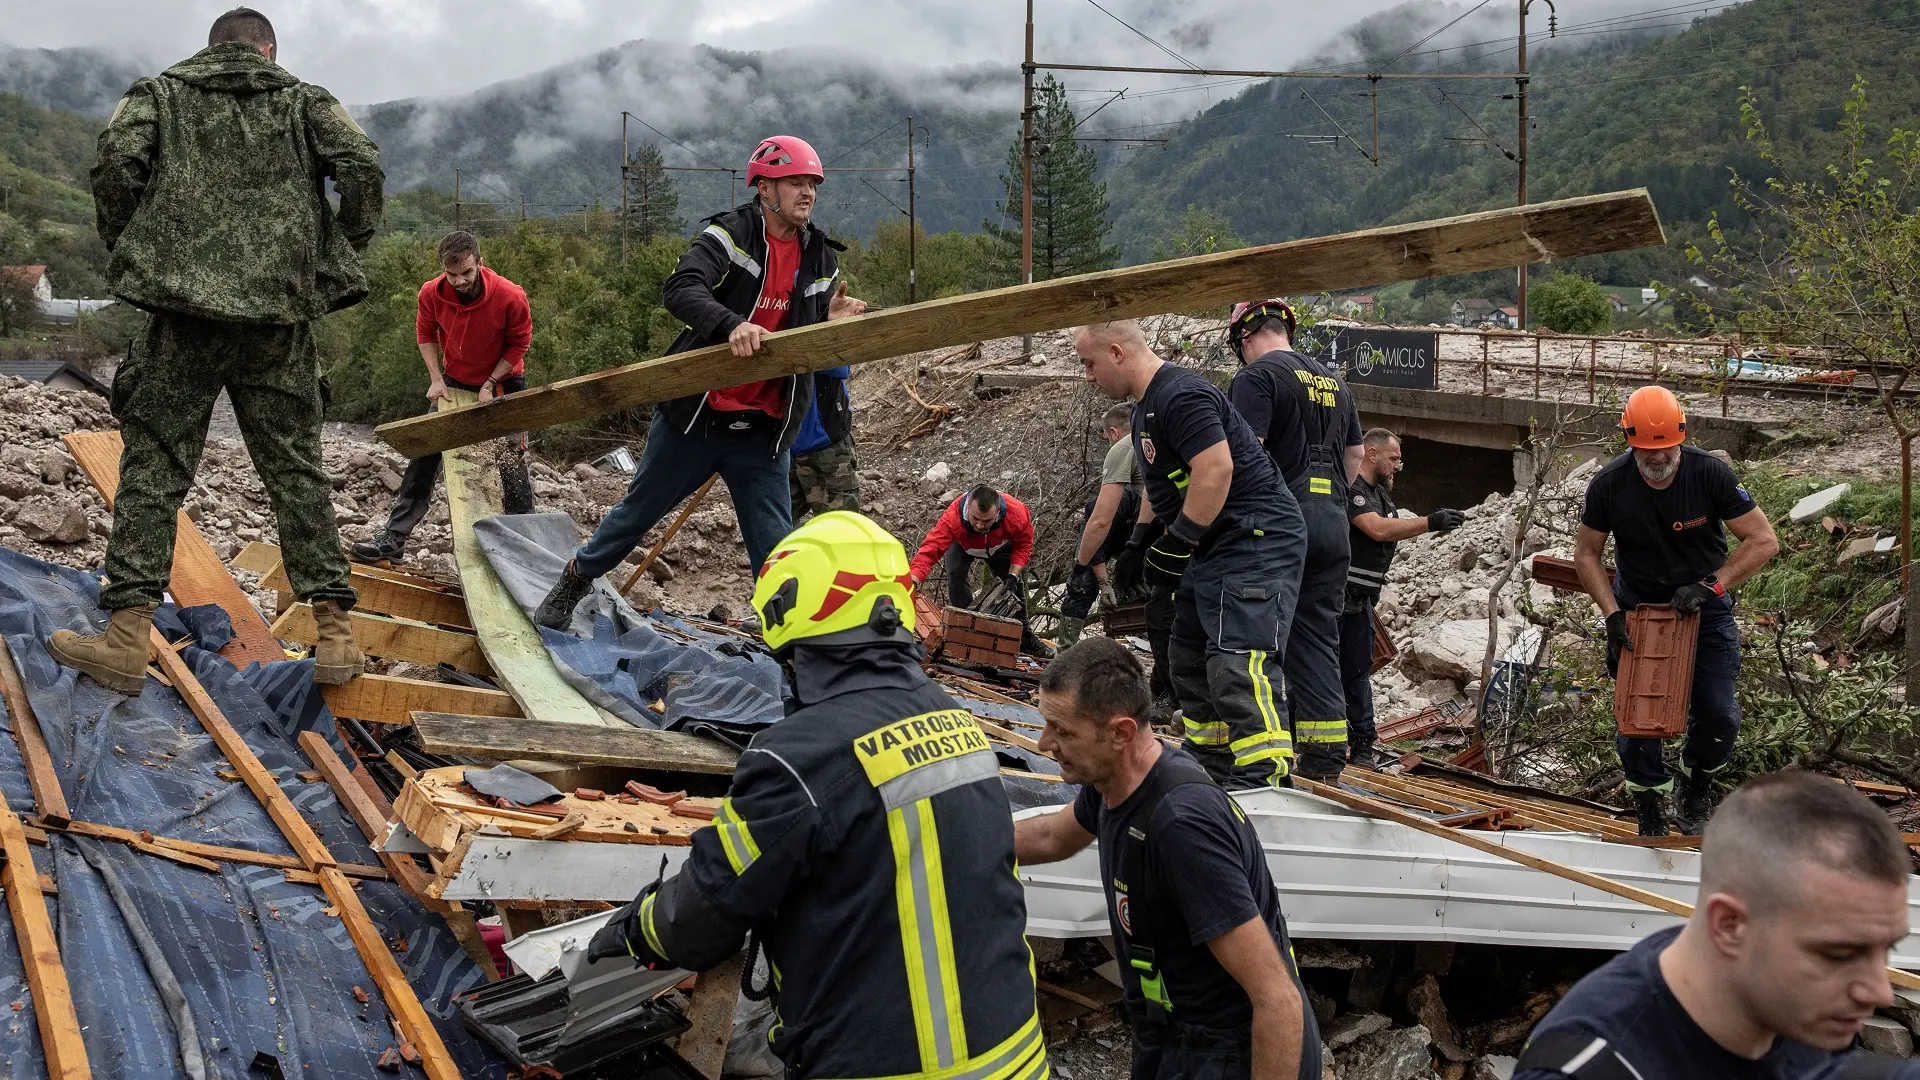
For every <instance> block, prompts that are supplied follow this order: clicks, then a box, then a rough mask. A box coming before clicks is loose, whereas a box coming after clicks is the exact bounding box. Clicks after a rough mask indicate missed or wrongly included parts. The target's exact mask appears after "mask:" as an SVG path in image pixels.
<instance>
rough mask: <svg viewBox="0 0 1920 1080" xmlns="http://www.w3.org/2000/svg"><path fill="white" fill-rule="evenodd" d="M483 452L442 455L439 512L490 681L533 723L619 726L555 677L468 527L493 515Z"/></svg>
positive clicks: (455, 399)
mask: <svg viewBox="0 0 1920 1080" xmlns="http://www.w3.org/2000/svg"><path fill="white" fill-rule="evenodd" d="M449 393H451V394H452V395H453V396H452V399H451V400H442V401H441V402H440V408H442V409H447V408H451V407H453V406H454V405H458V404H465V403H468V402H471V401H476V400H478V397H477V396H476V395H475V394H472V393H470V392H468V391H466V390H452V391H449ZM491 459H492V455H491V454H489V453H488V452H487V451H486V450H485V449H484V448H473V449H468V450H462V451H459V452H455V453H449V454H447V456H446V458H445V462H446V469H447V477H446V482H447V507H448V509H449V510H450V511H451V512H452V517H453V561H454V565H456V566H458V567H459V568H460V587H461V592H462V593H463V594H465V597H466V601H467V616H468V618H469V619H470V621H471V622H472V624H473V628H474V630H475V632H477V633H478V634H479V635H480V648H481V650H482V651H483V652H485V653H486V657H487V660H488V662H489V663H491V664H492V665H493V670H494V673H495V679H496V680H497V681H498V682H499V683H500V685H501V687H502V688H503V689H505V690H506V691H507V692H508V693H510V694H512V695H513V699H514V700H515V701H517V702H519V703H520V711H521V712H522V713H524V714H526V715H527V716H529V717H532V718H534V719H536V720H550V721H553V722H554V723H558V724H582V725H591V726H614V727H626V726H627V722H626V721H624V720H621V719H620V718H618V717H616V716H613V715H611V714H609V713H604V712H602V711H601V710H599V709H596V708H594V706H593V704H592V703H591V702H589V701H588V700H587V699H586V698H584V697H581V696H580V691H578V690H575V689H574V688H573V686H572V684H570V683H568V682H567V681H566V680H565V679H563V678H561V677H560V672H559V670H558V669H557V668H555V667H554V666H553V657H552V656H550V655H549V654H548V653H547V647H546V645H545V644H544V643H542V642H541V640H540V632H539V630H537V629H536V628H535V627H534V625H533V620H531V619H529V618H527V613H526V612H524V611H522V610H520V604H519V603H518V602H517V601H515V600H514V598H513V595H512V594H511V593H509V592H508V591H507V587H506V585H504V584H502V583H501V581H500V577H499V575H498V574H495V573H494V572H493V564H492V563H490V562H488V561H487V555H486V552H484V551H482V550H480V540H479V538H478V537H476V536H475V535H474V533H473V526H474V523H475V522H478V521H479V520H480V519H481V518H485V517H491V516H493V515H495V514H498V513H500V512H501V506H502V503H501V496H500V470H499V468H498V466H497V465H496V464H495V463H494V462H493V461H492V460H491Z"/></svg>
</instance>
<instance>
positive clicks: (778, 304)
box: [533, 135, 867, 630]
mask: <svg viewBox="0 0 1920 1080" xmlns="http://www.w3.org/2000/svg"><path fill="white" fill-rule="evenodd" d="M825 178H826V174H825V172H824V171H823V170H822V168H821V165H820V155H819V154H817V153H815V152H814V149H813V147H812V146H809V145H808V144H807V141H806V140H805V139H800V138H795V137H794V136H792V135H775V136H772V137H771V138H767V139H763V140H761V142H760V145H759V146H758V147H756V148H754V151H753V153H752V154H751V155H749V156H748V158H747V186H748V187H750V188H752V189H753V197H752V198H751V199H749V200H748V201H747V202H745V203H743V204H741V205H740V206H736V207H734V208H733V209H732V210H728V211H727V212H725V213H722V214H716V215H714V216H713V217H711V218H708V219H707V224H706V227H705V228H703V229H701V230H700V232H699V233H698V234H696V235H695V236H694V238H693V243H692V244H691V245H689V246H688V248H687V250H686V253H685V254H683V255H681V256H680V264H679V265H678V266H676V267H674V271H673V273H672V274H671V275H669V276H668V278H667V281H666V285H665V286H664V288H663V289H662V292H663V294H664V300H665V304H666V309H667V312H668V313H669V314H671V315H672V316H673V317H674V318H676V319H679V320H680V321H681V322H683V323H685V324H686V326H687V329H686V330H685V331H683V332H682V333H681V335H680V336H679V338H677V339H676V340H675V341H674V343H673V345H672V346H671V347H670V348H668V349H667V354H668V355H673V354H675V353H683V352H687V351H689V350H692V349H698V348H703V347H705V346H710V345H720V344H725V345H726V346H727V347H728V348H729V349H730V350H731V351H732V352H733V355H735V356H739V357H746V356H752V355H753V354H755V353H757V352H759V351H760V348H761V345H760V341H761V339H762V338H764V337H766V336H767V335H768V334H771V333H776V332H778V331H781V330H793V329H797V328H799V327H802V326H811V325H813V324H815V323H822V322H831V321H833V320H834V319H843V318H847V317H848V316H852V315H858V314H860V313H861V312H863V311H865V310H867V305H866V302H865V301H862V300H856V299H854V298H853V297H851V296H848V295H847V285H846V282H844V281H842V280H841V279H840V262H839V258H838V256H837V255H835V254H834V253H835V252H837V251H840V250H842V249H843V245H841V244H840V243H838V242H837V241H835V240H833V239H831V238H829V237H828V236H827V234H826V233H824V232H821V231H820V230H819V229H818V228H817V227H815V226H814V224H813V207H814V201H815V199H816V197H817V195H818V189H819V186H820V184H821V183H822V181H824V180H825ZM817 385H818V383H817V381H816V380H815V378H814V376H813V375H811V374H807V375H787V376H785V377H782V378H775V379H761V380H759V381H757V382H750V383H742V384H740V385H739V386H729V387H727V388H726V389H724V390H709V391H708V392H706V393H704V394H690V395H688V396H686V397H681V398H675V399H673V400H672V401H668V402H664V403H662V404H661V405H659V406H658V407H657V408H655V409H654V411H653V424H652V426H650V427H649V428H648V429H647V449H646V453H645V454H643V455H642V456H641V458H640V468H639V469H638V470H636V471H635V472H634V474H633V480H632V481H631V482H630V483H628V485H627V494H626V495H625V497H623V498H622V499H621V500H620V502H619V504H618V505H616V506H615V507H614V508H613V509H612V510H609V511H608V512H607V516H606V517H604V518H601V519H600V527H599V528H597V529H595V530H594V532H593V537H592V538H591V539H589V540H588V541H587V542H586V543H585V544H582V545H581V546H580V548H579V550H577V551H575V552H574V553H573V558H571V559H569V560H567V565H566V567H565V568H564V569H563V570H562V571H561V574H560V580H559V581H558V582H556V583H555V584H554V586H553V589H552V591H550V592H548V593H547V597H546V599H545V600H543V601H541V603H540V608H539V610H537V611H535V612H534V616H533V621H534V622H536V623H539V624H540V625H541V626H545V627H550V628H552V629H555V630H564V629H565V628H566V627H567V625H568V624H569V623H571V622H572V621H573V609H574V608H575V607H578V606H579V604H580V601H581V600H583V599H585V597H586V595H587V593H588V592H590V591H591V590H592V589H593V583H594V580H595V579H596V578H599V577H600V576H601V575H602V574H605V573H606V572H607V571H609V570H611V569H613V568H614V567H615V566H618V565H619V564H620V561H621V560H622V559H625V558H626V557H627V555H628V554H629V553H630V552H632V551H633V549H634V546H635V545H637V544H639V543H640V538H641V537H643V536H645V535H646V534H647V530H648V529H651V528H653V526H654V525H655V523H657V522H658V521H659V520H660V519H661V518H662V517H665V516H666V514H667V511H669V510H671V509H673V508H674V507H675V506H678V505H679V504H680V502H681V500H683V499H685V498H686V497H687V496H689V495H692V494H693V493H694V491H695V490H696V489H698V488H699V487H700V485H701V484H704V483H706V481H707V477H709V476H712V475H714V474H715V473H718V474H720V478H721V479H722V480H725V481H726V483H727V494H729V495H730V496H732V498H733V512H734V516H735V517H736V518H737V519H738V520H739V522H740V539H741V540H742V541H743V542H744V543H745V544H746V548H747V563H748V565H749V567H750V568H751V569H752V570H753V572H754V573H756V574H757V573H759V571H760V568H761V564H763V563H764V562H766V559H767V553H768V552H770V551H772V550H773V545H774V544H776V543H778V542H779V541H780V538H781V537H783V536H785V535H787V533H789V532H791V531H792V530H793V498H792V481H791V479H790V477H789V473H790V472H791V461H792V456H791V453H790V451H791V449H792V447H793V443H794V440H795V439H796V438H798V437H799V435H800V429H801V427H802V425H803V424H804V423H805V421H806V419H807V413H808V412H810V411H811V410H812V409H813V407H814V394H813V393H811V392H810V390H811V389H813V388H815V387H816V386H817Z"/></svg>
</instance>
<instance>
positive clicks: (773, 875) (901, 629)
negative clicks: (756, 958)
mask: <svg viewBox="0 0 1920 1080" xmlns="http://www.w3.org/2000/svg"><path fill="white" fill-rule="evenodd" d="M911 580H912V579H911V578H910V577H909V576H908V566H907V553H906V551H905V549H904V548H902V547H901V545H900V542H899V541H898V540H896V539H894V538H893V537H892V536H891V535H889V534H888V533H887V532H886V530H884V529H882V528H880V526H878V525H876V524H874V523H873V522H872V521H871V520H869V519H867V518H865V517H863V516H861V515H859V514H856V513H852V512H848V511H833V512H830V513H824V514H819V515H817V516H815V517H814V518H812V519H811V520H809V521H808V522H807V523H806V524H804V525H802V526H800V527H799V528H798V529H795V530H794V531H793V532H792V533H791V534H789V535H788V536H787V537H786V539H784V540H782V541H781V542H780V543H779V544H777V545H775V547H774V549H773V552H772V554H771V555H770V556H768V558H767V562H766V564H765V565H764V566H763V567H761V570H760V578H759V581H758V583H757V584H756V586H755V587H754V594H753V606H754V609H755V610H756V611H757V612H759V614H760V620H761V624H762V627H763V633H764V635H765V638H766V642H767V645H768V646H769V647H771V648H772V649H773V651H774V655H775V656H776V657H778V658H779V659H780V660H781V661H782V663H783V664H784V665H785V666H786V667H787V669H788V673H789V677H790V681H791V686H792V689H793V693H794V697H795V699H796V701H797V702H798V706H799V707H798V709H797V711H795V712H793V713H792V714H790V715H789V716H787V717H786V718H785V719H784V720H782V721H780V722H779V723H777V724H774V725H773V726H772V727H769V728H767V729H766V730H764V731H762V732H761V733H760V734H759V735H757V736H755V737H754V740H753V742H752V744H751V745H749V746H748V747H747V749H746V751H745V752H744V753H742V754H741V755H740V763H739V766H738V768H737V769H736V771H735V772H734V778H733V786H732V789H731V790H730V791H729V793H728V796H727V799H726V801H725V802H724V803H722V804H721V807H720V810H719V813H718V814H717V815H716V816H715V817H714V823H713V827H712V828H710V829H702V830H700V831H699V832H697V833H695V834H694V838H693V852H692V854H691V855H690V856H689V858H688V860H687V862H686V865H685V866H684V867H682V868H681V870H680V872H679V873H678V874H677V875H675V876H674V877H672V878H669V879H667V880H666V881H665V882H664V883H662V884H660V885H658V886H657V887H655V886H649V887H648V888H647V889H646V890H645V891H643V892H642V893H641V894H640V896H639V897H638V898H637V899H636V900H635V901H634V902H633V903H632V904H630V905H628V906H627V907H626V908H624V909H622V911H621V912H620V913H618V914H616V916H615V917H614V919H613V920H612V921H611V922H609V923H608V924H607V926H606V927H605V928H603V929H602V930H601V931H600V933H599V934H598V935H596V936H595V938H594V940H593V944H592V947H591V950H590V953H589V955H590V956H591V957H593V958H595V959H602V958H608V957H622V956H632V957H633V958H634V959H635V960H637V961H638V962H640V963H642V964H647V965H671V966H675V967H682V968H687V969H690V970H695V971H698V970H702V969H705V968H710V967H713V966H715V965H717V964H719V963H720V962H721V961H723V960H725V959H726V958H727V957H729V956H732V955H733V954H734V953H736V952H738V951H739V950H740V948H741V944H742V942H743V940H744V939H745V938H746V936H747V934H748V933H749V932H750V931H751V932H753V933H754V934H756V935H757V936H758V940H759V942H760V944H761V947H762V948H763V949H764V950H765V952H766V956H767V959H768V961H769V963H770V965H771V967H772V971H773V979H774V983H775V986H776V988H777V989H776V992H777V994H778V999H777V1007H778V1021H777V1023H776V1025H775V1027H774V1029H773V1035H772V1043H773V1051H774V1053H775V1054H777V1055H778V1056H779V1057H780V1059H781V1060H782V1061H784V1062H785V1063H786V1065H787V1073H788V1075H789V1076H791V1077H846V1078H861V1077H868V1078H878V1077H888V1078H901V1077H908V1076H926V1077H933V1076H938V1077H940V1078H942V1080H1044V1078H1045V1077H1046V1076H1047V1056H1046V1047H1045V1043H1044V1039H1043V1037H1042V1033H1041V1030H1040V1018H1039V1012H1038V1009H1037V1006H1036V1002H1035V997H1034V991H1035V984H1034V973H1033V961H1032V955H1031V953H1029V952H1028V950H1027V945H1026V939H1025V937H1024V936H1023V935H1024V934H1025V933H1026V926H1027V915H1026V898H1025V894H1024V892H1023V891H1022V889H1021V886H1020V881H1019V879H1018V878H1017V877H1015V876H1014V857H1013V821H1012V817H1011V815H1010V814H1009V813H1008V810H1007V800H1006V795H1005V793H1004V790H1003V789H1002V787H1001V784H1000V766H999V761H998V759H997V758H996V757H995V756H994V753H993V750H992V749H991V748H990V747H989V745H988V743H987V740H986V737H985V736H984V735H983V734H982V733H981V731H980V728H979V727H978V726H977V725H976V724H975V723H974V720H973V717H972V716H971V715H969V714H968V713H967V711H966V710H964V709H962V708H960V706H959V705H957V704H956V703H955V702H954V701H953V699H952V698H950V697H948V696H947V695H946V693H945V692H944V691H942V690H941V689H940V688H939V687H938V686H936V685H934V683H933V682H932V681H930V680H929V679H928V678H927V677H926V675H925V673H924V672H922V671H921V668H920V662H919V658H920V655H921V654H920V650H919V645H918V644H917V642H916V641H915V638H914V635H913V625H914V615H913V598H912V593H911V592H910V585H911Z"/></svg>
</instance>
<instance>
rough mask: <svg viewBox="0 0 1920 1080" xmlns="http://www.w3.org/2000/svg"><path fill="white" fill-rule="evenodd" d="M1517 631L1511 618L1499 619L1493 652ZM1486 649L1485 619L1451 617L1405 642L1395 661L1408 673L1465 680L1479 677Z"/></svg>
mask: <svg viewBox="0 0 1920 1080" xmlns="http://www.w3.org/2000/svg"><path fill="white" fill-rule="evenodd" d="M1517 632H1518V631H1517V630H1516V628H1515V627H1514V625H1513V620H1511V619H1506V620H1502V621H1501V623H1500V638H1499V642H1498V644H1497V645H1496V646H1495V648H1494V655H1495V656H1498V655H1500V653H1502V652H1505V651H1506V649H1507V647H1508V646H1509V645H1512V644H1513V639H1514V637H1515V636H1516V634H1517ZM1486 652H1487V621H1486V619H1484V618H1480V619H1454V620H1450V621H1448V622H1443V623H1441V624H1440V625H1438V626H1435V627H1433V628H1431V629H1430V630H1428V632H1427V633H1426V634H1425V635H1424V636H1421V637H1416V638H1414V639H1413V640H1411V641H1409V642H1407V644H1406V647H1405V648H1403V649H1401V651H1400V661H1399V662H1400V667H1401V670H1402V671H1405V672H1407V673H1409V674H1412V675H1417V676H1424V677H1426V678H1429V679H1451V680H1452V681H1454V682H1458V683H1465V682H1471V681H1472V680H1474V679H1477V678H1479V677H1480V664H1481V661H1482V660H1483V659H1484V658H1485V656H1486Z"/></svg>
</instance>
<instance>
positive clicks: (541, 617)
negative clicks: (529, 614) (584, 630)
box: [533, 559, 593, 630]
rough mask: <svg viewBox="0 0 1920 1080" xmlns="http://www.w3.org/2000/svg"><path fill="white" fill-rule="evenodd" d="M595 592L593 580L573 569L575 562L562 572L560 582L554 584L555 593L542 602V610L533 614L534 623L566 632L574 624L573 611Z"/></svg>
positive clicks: (571, 561) (569, 560) (548, 595)
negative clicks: (588, 595)
mask: <svg viewBox="0 0 1920 1080" xmlns="http://www.w3.org/2000/svg"><path fill="white" fill-rule="evenodd" d="M592 591H593V579H592V578H587V577H581V576H580V573H579V571H577V570H575V569H574V568H573V560H572V559H568V560H567V565H566V566H565V567H564V568H562V569H561V571H560V580H559V581H556V582H554V583H553V591H552V592H549V593H547V598H546V599H545V600H542V601H540V609H539V610H538V611H535V612H534V613H533V621H534V622H536V623H539V624H540V625H541V626H544V627H546V628H547V629H549V630H565V629H566V628H567V627H568V626H570V625H572V623H573V609H574V608H577V607H579V606H580V601H582V600H584V599H586V597H587V594H588V593H590V592H592Z"/></svg>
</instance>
